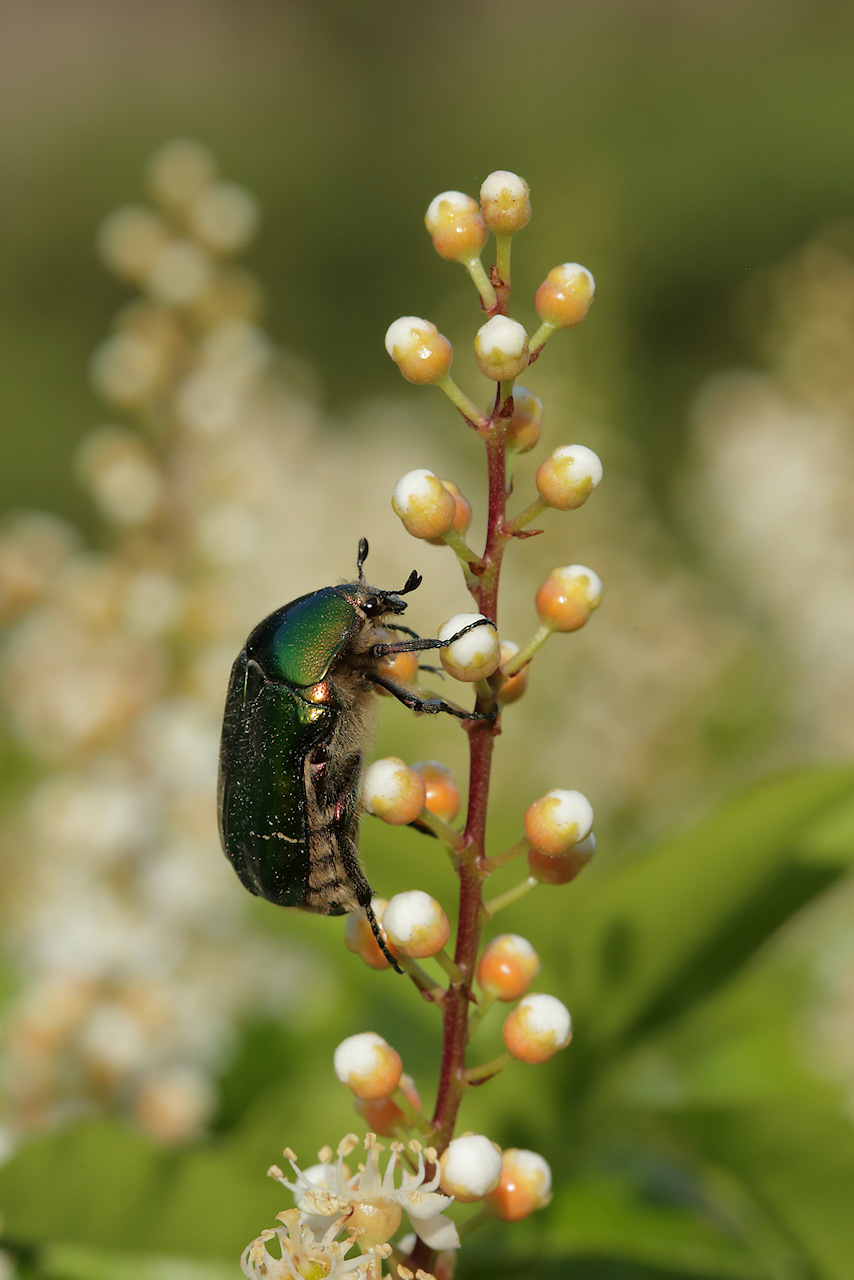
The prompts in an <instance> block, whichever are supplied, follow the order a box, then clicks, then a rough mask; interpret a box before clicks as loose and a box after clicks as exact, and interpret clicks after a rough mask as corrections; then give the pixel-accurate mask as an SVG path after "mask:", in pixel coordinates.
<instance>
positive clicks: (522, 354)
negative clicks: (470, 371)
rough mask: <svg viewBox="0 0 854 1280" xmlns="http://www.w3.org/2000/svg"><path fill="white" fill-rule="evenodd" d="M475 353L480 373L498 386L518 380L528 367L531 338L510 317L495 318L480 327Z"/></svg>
mask: <svg viewBox="0 0 854 1280" xmlns="http://www.w3.org/2000/svg"><path fill="white" fill-rule="evenodd" d="M474 350H475V355H476V357H477V364H478V368H479V369H480V371H481V373H483V374H485V375H486V377H487V378H492V379H494V381H495V382H502V381H504V380H506V379H509V378H515V377H516V376H517V375H518V374H520V373H521V372H522V370H523V369H526V368H527V367H528V335H527V333H526V332H525V329H524V328H523V326H522V325H521V324H519V321H518V320H511V319H510V317H509V316H493V317H492V319H491V320H487V322H486V324H484V325H481V327H480V328H479V329H478V331H477V335H476V337H475V340H474Z"/></svg>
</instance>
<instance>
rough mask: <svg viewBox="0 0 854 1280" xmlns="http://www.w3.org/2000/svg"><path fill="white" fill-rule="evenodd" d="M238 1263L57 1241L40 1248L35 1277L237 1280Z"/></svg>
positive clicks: (54, 1279)
mask: <svg viewBox="0 0 854 1280" xmlns="http://www.w3.org/2000/svg"><path fill="white" fill-rule="evenodd" d="M236 1271H237V1267H236V1265H234V1264H232V1265H229V1264H227V1263H218V1262H194V1261H192V1260H191V1259H189V1258H165V1257H141V1256H137V1255H133V1254H126V1253H115V1252H112V1251H105V1252H102V1251H101V1250H96V1249H89V1248H84V1247H81V1246H79V1245H70V1244H55V1245H50V1246H49V1247H48V1248H46V1249H43V1250H40V1251H39V1253H38V1261H37V1263H36V1264H35V1268H34V1269H32V1270H30V1271H28V1272H27V1274H28V1275H31V1276H32V1280H234V1276H235V1274H236Z"/></svg>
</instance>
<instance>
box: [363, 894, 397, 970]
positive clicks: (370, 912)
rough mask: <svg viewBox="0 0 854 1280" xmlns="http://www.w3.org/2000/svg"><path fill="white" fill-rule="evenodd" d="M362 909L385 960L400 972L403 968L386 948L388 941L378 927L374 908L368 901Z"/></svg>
mask: <svg viewBox="0 0 854 1280" xmlns="http://www.w3.org/2000/svg"><path fill="white" fill-rule="evenodd" d="M363 910H364V912H365V915H366V916H367V917H368V924H369V925H370V926H371V933H372V934H373V935H374V937H375V938H376V940H377V946H378V947H379V949H380V951H381V952H382V953H383V955H384V956H385V958H386V960H388V962H389V963H390V965H391V967H392V969H394V971H395V973H400V974H402V973H403V970H402V969H401V967H400V965H399V964H398V963H397V961H396V960H395V958H394V956H393V955H392V954H391V952H390V951H389V949H388V943H387V942H386V940H385V938H384V937H383V933H382V929H381V928H380V926H379V922H378V920H377V918H376V916H375V915H374V909H373V907H372V906H371V904H370V902H366V903H365V906H364V908H363Z"/></svg>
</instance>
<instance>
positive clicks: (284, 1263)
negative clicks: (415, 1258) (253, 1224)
mask: <svg viewBox="0 0 854 1280" xmlns="http://www.w3.org/2000/svg"><path fill="white" fill-rule="evenodd" d="M276 1216H277V1218H278V1219H279V1221H280V1222H282V1223H283V1224H284V1225H283V1226H281V1227H268V1228H267V1230H266V1231H262V1232H261V1234H260V1236H258V1237H257V1238H256V1239H255V1240H253V1241H252V1243H251V1244H248V1245H247V1246H246V1248H245V1249H244V1250H243V1253H242V1254H241V1256H240V1269H241V1271H242V1272H243V1274H244V1275H245V1276H247V1277H248V1280H262V1278H263V1280H305V1276H307V1275H318V1276H324V1277H325V1280H339V1278H340V1277H341V1276H347V1278H348V1280H368V1277H369V1276H371V1275H372V1274H373V1272H372V1270H371V1265H372V1263H373V1261H374V1259H375V1258H385V1257H388V1255H389V1253H390V1252H391V1250H390V1249H389V1248H388V1246H384V1245H380V1246H379V1248H377V1249H366V1250H365V1252H364V1253H362V1254H360V1255H359V1256H358V1257H356V1258H348V1257H347V1256H346V1255H347V1254H348V1253H349V1252H350V1250H351V1249H352V1247H353V1245H354V1244H355V1242H356V1237H357V1235H358V1232H356V1231H351V1232H350V1234H349V1235H348V1236H347V1237H346V1239H344V1240H336V1239H335V1237H336V1236H337V1235H338V1234H339V1232H340V1231H341V1230H342V1229H343V1228H344V1226H345V1222H344V1219H343V1218H338V1219H336V1221H335V1222H333V1223H332V1224H331V1225H330V1226H329V1227H328V1229H327V1230H326V1232H325V1233H324V1234H323V1235H322V1236H321V1237H319V1238H318V1236H317V1235H315V1233H314V1232H313V1231H312V1229H311V1227H309V1225H308V1224H307V1223H306V1222H305V1221H304V1220H303V1217H302V1214H301V1213H300V1211H299V1209H286V1210H285V1211H284V1212H283V1213H279V1214H277V1215H276ZM272 1240H275V1241H276V1242H277V1244H276V1246H275V1248H276V1252H274V1253H271V1252H270V1250H269V1249H268V1248H267V1246H268V1245H269V1244H270V1242H271V1241H272ZM277 1254H279V1255H281V1256H277Z"/></svg>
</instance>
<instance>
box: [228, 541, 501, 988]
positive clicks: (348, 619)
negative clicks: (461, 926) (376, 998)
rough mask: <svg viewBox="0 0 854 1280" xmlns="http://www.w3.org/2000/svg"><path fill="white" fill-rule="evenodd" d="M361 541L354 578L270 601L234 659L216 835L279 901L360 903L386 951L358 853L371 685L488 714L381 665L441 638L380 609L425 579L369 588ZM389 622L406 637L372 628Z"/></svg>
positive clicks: (428, 705) (254, 885)
mask: <svg viewBox="0 0 854 1280" xmlns="http://www.w3.org/2000/svg"><path fill="white" fill-rule="evenodd" d="M367 554H368V544H367V542H366V540H365V539H364V538H363V539H362V540H361V542H360V543H359V555H358V561H357V565H358V571H359V580H358V582H347V583H343V584H341V585H339V586H334V587H323V588H321V590H319V591H312V592H310V593H309V594H308V595H304V596H300V597H299V598H298V599H297V600H292V601H291V602H290V604H286V605H283V606H282V607H281V608H280V609H276V610H275V612H274V613H271V614H270V615H269V617H267V618H265V619H264V620H263V622H259V624H258V625H257V627H255V628H254V630H253V631H252V632H251V633H250V635H249V637H248V639H247V641H246V643H245V645H244V646H243V648H242V649H241V651H240V653H239V654H238V655H237V658H236V660H235V663H234V666H233V667H232V671H231V678H230V680H229V684H228V693H227V696H226V702H225V714H224V717H223V725H222V740H221V746H220V764H219V785H218V807H219V830H220V837H221V840H222V847H223V849H224V850H225V854H226V856H227V857H228V858H229V860H230V861H231V863H232V865H233V867H234V869H235V871H236V872H237V874H238V876H239V877H240V879H241V881H242V882H243V884H244V885H245V886H246V888H247V889H248V890H249V891H250V892H251V893H254V894H257V895H258V896H259V897H261V898H266V899H267V901H269V902H274V903H277V904H278V905H279V906H283V907H301V908H302V909H303V910H306V911H315V912H318V913H319V914H321V915H342V914H343V913H344V912H346V911H357V910H359V909H360V908H361V909H364V911H365V912H366V914H367V917H368V920H369V921H370V924H371V928H372V929H373V931H374V935H375V937H376V938H377V941H378V942H379V944H380V946H381V948H382V950H383V951H384V953H385V955H386V956H387V958H388V959H389V960H390V961H391V963H392V964H393V965H394V967H395V968H397V967H398V966H397V965H396V964H395V962H394V959H393V957H392V956H391V955H390V954H389V952H388V950H387V948H386V945H385V942H384V940H383V938H382V935H381V933H380V930H379V926H378V925H377V922H376V919H375V917H374V914H373V911H372V910H371V888H370V885H369V884H368V882H367V880H366V878H365V874H364V872H363V870H362V866H361V863H360V861H359V844H358V827H359V818H360V815H361V780H362V762H363V755H364V751H365V748H366V746H367V744H368V742H369V740H370V735H371V729H372V722H373V692H374V690H375V689H376V688H381V689H385V690H387V691H388V692H389V693H391V694H393V695H394V696H395V697H396V698H398V699H399V700H400V701H401V702H402V703H404V705H405V706H408V707H410V708H412V709H413V710H414V711H423V712H428V713H437V712H440V711H444V712H447V713H448V714H449V715H453V716H457V717H458V718H459V719H462V720H484V719H491V718H493V716H494V712H491V713H490V712H485V713H481V712H470V711H464V710H463V709H462V708H460V707H457V706H454V704H453V703H451V702H447V701H446V700H445V699H443V698H435V697H430V698H424V697H422V696H421V695H420V694H419V693H417V692H416V691H415V690H413V689H410V688H408V687H407V686H406V685H403V684H400V683H399V682H398V681H397V680H395V679H394V678H393V677H392V676H391V675H389V674H388V673H387V672H385V671H383V670H382V669H381V665H380V663H381V659H382V658H383V657H385V656H386V655H388V654H394V653H407V652H412V651H415V650H423V649H440V648H443V647H444V646H445V645H447V644H450V643H452V642H453V640H455V639H457V637H458V636H460V635H463V634H464V633H465V632H466V631H469V630H471V629H472V627H474V626H480V625H484V623H485V621H486V620H485V619H484V623H481V622H476V623H472V624H471V625H470V626H469V627H466V628H464V629H463V630H462V631H460V632H458V633H457V636H454V637H452V639H451V640H446V641H440V640H424V639H421V638H420V637H419V636H417V635H416V634H415V632H413V631H410V630H409V629H408V628H407V627H402V626H400V625H399V624H394V623H391V622H387V621H385V619H386V618H387V617H388V616H389V615H395V616H396V615H398V614H401V613H403V612H404V610H405V609H406V601H405V600H403V599H402V597H403V596H405V595H408V594H409V593H410V592H411V591H414V590H415V589H416V588H417V587H418V586H419V585H420V584H421V577H420V575H419V574H417V573H416V572H415V571H414V570H413V572H412V573H411V574H410V575H409V577H408V578H407V580H406V583H405V585H404V586H403V587H402V588H401V589H400V590H399V591H383V590H381V589H380V588H378V587H371V586H368V585H367V583H366V582H365V578H364V571H363V566H364V562H365V559H366V557H367ZM391 631H399V632H404V633H406V634H407V635H409V636H410V637H411V639H409V640H393V639H387V640H383V639H379V638H378V635H379V636H381V635H383V634H384V633H385V634H386V635H387V634H388V633H389V632H391Z"/></svg>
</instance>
